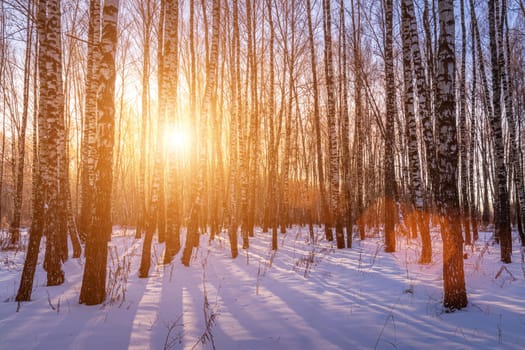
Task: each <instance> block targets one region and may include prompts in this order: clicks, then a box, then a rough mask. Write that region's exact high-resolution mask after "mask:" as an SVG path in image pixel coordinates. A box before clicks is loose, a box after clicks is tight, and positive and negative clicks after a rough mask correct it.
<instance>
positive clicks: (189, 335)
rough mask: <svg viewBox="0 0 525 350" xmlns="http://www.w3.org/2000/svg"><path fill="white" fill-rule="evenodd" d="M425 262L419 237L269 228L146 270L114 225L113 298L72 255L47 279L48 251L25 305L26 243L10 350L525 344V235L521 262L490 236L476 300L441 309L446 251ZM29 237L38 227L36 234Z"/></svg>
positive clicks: (475, 282)
mask: <svg viewBox="0 0 525 350" xmlns="http://www.w3.org/2000/svg"><path fill="white" fill-rule="evenodd" d="M432 234H433V236H434V237H433V242H435V243H434V256H433V262H432V264H429V265H418V264H417V259H418V252H419V250H420V246H419V244H418V243H417V241H408V240H406V239H405V238H399V239H398V242H397V252H396V253H390V254H387V253H384V251H383V248H384V247H383V243H382V239H381V237H379V236H377V237H371V238H369V239H367V240H366V241H362V242H361V241H359V240H354V247H353V248H352V249H342V250H338V249H335V247H334V243H333V242H328V241H326V240H325V239H324V233H323V232H322V231H319V232H317V233H316V236H317V238H316V242H315V243H313V242H310V240H309V234H308V230H307V228H303V229H300V228H298V227H294V228H292V229H289V230H288V232H287V233H286V234H280V235H279V250H278V251H277V252H272V250H271V239H270V238H271V235H270V234H268V233H262V232H261V231H260V230H259V231H257V232H256V234H255V237H254V238H252V239H251V241H250V248H249V249H248V250H241V251H240V255H239V256H238V257H237V259H235V260H232V259H231V258H230V252H229V242H228V240H227V234H222V235H221V236H219V237H217V238H216V239H215V240H214V241H212V242H210V243H209V242H208V236H204V235H203V236H201V245H200V248H199V250H198V251H196V253H194V258H193V260H192V263H191V266H190V267H184V266H183V265H181V263H180V253H179V254H178V255H177V256H176V257H175V260H174V261H173V262H172V263H171V264H169V265H161V264H160V263H158V262H160V261H162V254H163V244H158V243H156V242H155V243H154V245H153V251H152V256H153V261H154V263H153V265H152V268H151V270H150V277H149V278H147V279H140V278H138V273H137V271H138V267H139V263H140V252H141V242H142V241H141V240H137V239H135V238H134V231H133V230H125V229H122V228H115V230H114V236H113V239H112V241H111V243H110V248H109V261H108V272H109V275H108V288H107V289H108V299H107V301H106V303H105V304H104V305H98V306H85V305H80V304H78V297H79V293H80V285H81V277H82V272H83V264H84V260H83V258H81V259H70V260H69V261H67V262H66V263H65V265H64V270H65V273H66V281H65V283H64V284H63V285H61V286H57V287H46V286H45V282H46V281H45V272H44V271H43V269H42V264H41V261H42V259H43V254H42V253H41V254H40V255H41V256H40V257H39V265H38V268H37V273H36V276H35V283H34V291H33V294H32V301H31V302H27V303H23V304H21V305H18V304H17V303H16V302H14V296H15V294H16V291H17V288H18V284H19V279H20V274H21V270H22V267H23V260H24V253H23V252H22V251H18V252H16V251H0V349H6V350H7V349H9V350H14V349H96V350H102V349H127V348H129V349H272V350H277V349H323V350H324V349H436V348H445V349H497V348H501V349H523V348H525V332H524V331H523V330H524V329H525V297H524V296H525V264H524V263H523V262H522V253H521V252H520V249H519V241H518V240H517V239H515V240H514V254H513V260H514V262H513V263H512V264H508V265H503V264H501V263H500V262H499V246H497V245H491V244H489V242H490V241H491V233H488V232H484V233H481V234H480V239H479V241H478V242H477V243H476V244H475V245H474V246H473V247H467V255H468V257H466V259H465V275H466V280H467V290H468V297H469V305H468V307H467V308H465V309H463V310H461V311H457V312H454V313H446V312H445V311H444V310H443V307H442V274H441V270H442V254H441V251H440V249H441V247H440V238H439V233H438V232H437V231H436V232H433V233H432ZM24 237H25V239H26V240H27V237H26V235H24Z"/></svg>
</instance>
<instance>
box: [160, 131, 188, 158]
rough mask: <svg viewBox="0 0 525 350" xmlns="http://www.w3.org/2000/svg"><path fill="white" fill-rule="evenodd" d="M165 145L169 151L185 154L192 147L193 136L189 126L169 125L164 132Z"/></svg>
mask: <svg viewBox="0 0 525 350" xmlns="http://www.w3.org/2000/svg"><path fill="white" fill-rule="evenodd" d="M164 145H165V147H166V150H167V151H168V152H169V153H175V154H184V153H186V152H187V151H189V149H190V145H191V137H190V132H189V130H188V129H187V128H184V127H181V126H176V127H168V128H166V130H165V132H164Z"/></svg>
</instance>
